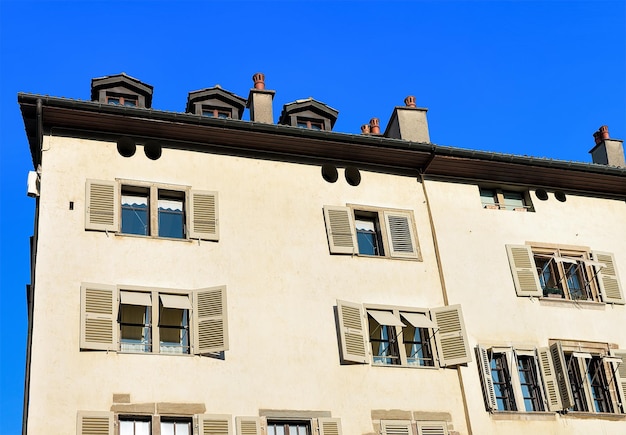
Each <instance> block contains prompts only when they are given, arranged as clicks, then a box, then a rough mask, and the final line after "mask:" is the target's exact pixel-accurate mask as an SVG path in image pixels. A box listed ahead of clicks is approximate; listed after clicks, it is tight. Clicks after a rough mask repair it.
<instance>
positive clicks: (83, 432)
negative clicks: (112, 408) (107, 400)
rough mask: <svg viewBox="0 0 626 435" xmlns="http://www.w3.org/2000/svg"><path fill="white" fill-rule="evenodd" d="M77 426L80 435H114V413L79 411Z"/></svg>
mask: <svg viewBox="0 0 626 435" xmlns="http://www.w3.org/2000/svg"><path fill="white" fill-rule="evenodd" d="M76 426H77V427H76V433H77V434H78V435H113V413H112V412H97V411H93V412H90V411H78V416H77V422H76Z"/></svg>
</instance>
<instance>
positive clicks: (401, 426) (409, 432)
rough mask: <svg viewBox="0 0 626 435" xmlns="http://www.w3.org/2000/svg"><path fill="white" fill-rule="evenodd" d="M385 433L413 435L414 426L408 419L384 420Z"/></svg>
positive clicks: (390, 434) (382, 422)
mask: <svg viewBox="0 0 626 435" xmlns="http://www.w3.org/2000/svg"><path fill="white" fill-rule="evenodd" d="M380 425H381V429H382V432H383V435H413V426H412V425H411V422H410V421H408V420H406V421H405V420H382V421H381V422H380Z"/></svg>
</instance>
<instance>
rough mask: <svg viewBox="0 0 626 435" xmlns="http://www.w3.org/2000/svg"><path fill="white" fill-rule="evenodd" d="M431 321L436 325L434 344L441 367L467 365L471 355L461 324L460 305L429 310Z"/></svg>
mask: <svg viewBox="0 0 626 435" xmlns="http://www.w3.org/2000/svg"><path fill="white" fill-rule="evenodd" d="M430 315H431V318H432V320H433V321H434V322H435V323H436V324H437V329H436V330H435V332H434V334H435V342H436V343H437V354H438V355H439V365H440V366H441V367H446V366H452V365H457V364H464V363H469V362H470V361H471V360H472V355H471V352H470V347H469V340H468V338H467V332H466V330H465V324H464V323H463V312H462V311H461V306H460V305H450V306H447V307H440V308H433V309H432V310H430Z"/></svg>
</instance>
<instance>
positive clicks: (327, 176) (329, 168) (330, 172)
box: [322, 163, 339, 183]
mask: <svg viewBox="0 0 626 435" xmlns="http://www.w3.org/2000/svg"><path fill="white" fill-rule="evenodd" d="M322 177H324V180H326V181H328V182H329V183H334V182H335V181H337V179H338V178H339V173H338V172H337V168H336V167H335V165H331V164H330V163H324V164H323V165H322Z"/></svg>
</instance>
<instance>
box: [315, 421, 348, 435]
mask: <svg viewBox="0 0 626 435" xmlns="http://www.w3.org/2000/svg"><path fill="white" fill-rule="evenodd" d="M317 427H318V429H319V435H342V432H341V419H339V418H318V419H317Z"/></svg>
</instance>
